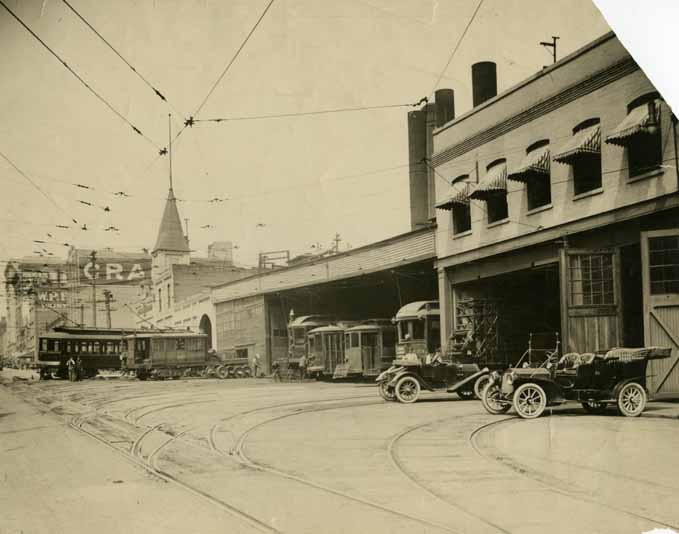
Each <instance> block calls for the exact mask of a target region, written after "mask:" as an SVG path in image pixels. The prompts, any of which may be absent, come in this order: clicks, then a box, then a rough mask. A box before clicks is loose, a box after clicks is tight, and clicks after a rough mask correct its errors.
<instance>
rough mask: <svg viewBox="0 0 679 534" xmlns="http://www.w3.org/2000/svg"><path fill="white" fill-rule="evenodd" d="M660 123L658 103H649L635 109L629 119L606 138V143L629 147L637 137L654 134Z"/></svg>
mask: <svg viewBox="0 0 679 534" xmlns="http://www.w3.org/2000/svg"><path fill="white" fill-rule="evenodd" d="M659 122H660V106H659V105H658V103H657V102H655V103H652V102H649V103H647V104H643V105H641V106H638V107H636V108H634V109H633V110H632V111H630V112H629V113H628V114H627V117H625V119H624V120H623V121H622V122H621V123H620V124H618V126H617V127H616V128H615V130H613V132H611V133H610V134H609V135H608V136H607V137H606V142H607V143H611V144H613V145H620V146H627V144H628V143H629V142H630V141H632V140H633V139H634V138H635V137H636V136H637V135H648V134H652V133H654V131H653V130H652V129H651V128H657V125H658V123H659Z"/></svg>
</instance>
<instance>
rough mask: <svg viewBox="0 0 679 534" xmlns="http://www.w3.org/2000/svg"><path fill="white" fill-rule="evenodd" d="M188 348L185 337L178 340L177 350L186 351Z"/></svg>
mask: <svg viewBox="0 0 679 534" xmlns="http://www.w3.org/2000/svg"><path fill="white" fill-rule="evenodd" d="M185 347H186V339H185V338H183V337H178V338H177V350H184V348H185Z"/></svg>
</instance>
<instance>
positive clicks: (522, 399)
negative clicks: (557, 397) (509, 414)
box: [514, 383, 547, 419]
mask: <svg viewBox="0 0 679 534" xmlns="http://www.w3.org/2000/svg"><path fill="white" fill-rule="evenodd" d="M546 407H547V394H546V393H545V390H544V389H542V388H541V387H540V386H538V385H537V384H531V383H528V384H522V385H520V386H519V387H518V388H517V389H516V391H515V392H514V409H515V410H516V413H518V414H519V415H520V416H521V417H523V418H524V419H535V418H537V417H540V416H541V415H542V413H543V412H544V411H545V408H546Z"/></svg>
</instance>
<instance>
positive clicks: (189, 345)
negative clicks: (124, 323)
mask: <svg viewBox="0 0 679 534" xmlns="http://www.w3.org/2000/svg"><path fill="white" fill-rule="evenodd" d="M207 337H208V336H207V334H197V333H193V332H176V331H175V332H145V331H141V332H135V333H134V334H132V335H127V336H125V338H124V340H125V342H126V344H127V359H126V364H127V368H128V369H129V370H131V371H134V373H135V374H136V376H137V378H138V379H139V380H146V379H147V378H156V379H164V378H180V377H182V376H205V374H206V373H208V372H209V371H210V370H211V369H214V370H215V372H216V371H217V370H218V368H219V367H220V364H221V363H222V362H221V360H220V359H219V358H218V357H217V356H216V355H214V354H213V353H211V352H210V353H209V352H208V349H207V345H208V339H207Z"/></svg>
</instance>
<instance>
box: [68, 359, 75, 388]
mask: <svg viewBox="0 0 679 534" xmlns="http://www.w3.org/2000/svg"><path fill="white" fill-rule="evenodd" d="M66 367H68V380H69V382H75V360H74V359H73V356H70V357H69V358H68V361H67V362H66Z"/></svg>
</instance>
